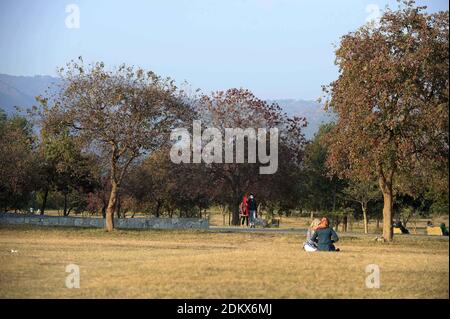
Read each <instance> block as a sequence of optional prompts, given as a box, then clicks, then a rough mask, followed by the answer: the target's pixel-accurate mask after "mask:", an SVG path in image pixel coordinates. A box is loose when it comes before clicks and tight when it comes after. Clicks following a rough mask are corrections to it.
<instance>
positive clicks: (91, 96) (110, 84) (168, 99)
mask: <svg viewBox="0 0 450 319" xmlns="http://www.w3.org/2000/svg"><path fill="white" fill-rule="evenodd" d="M60 75H61V78H62V84H61V88H60V90H58V93H57V94H56V95H53V96H47V97H45V98H40V102H41V105H42V106H43V107H42V115H43V123H44V125H47V126H54V125H56V126H65V127H67V128H68V129H69V130H70V133H71V134H72V135H73V136H76V137H77V138H78V139H79V140H81V141H83V142H84V143H85V144H84V145H85V148H86V149H88V150H91V151H93V152H96V153H97V154H101V155H102V156H103V157H105V158H107V159H108V167H109V177H110V185H111V190H110V193H109V199H108V205H107V208H106V223H105V225H106V229H107V230H108V231H111V230H112V229H113V228H114V225H113V213H114V210H115V207H116V203H117V196H118V194H119V190H120V187H121V183H122V180H123V178H124V176H125V174H126V172H127V169H128V167H129V166H130V164H131V163H132V162H133V160H135V159H136V158H138V157H139V156H141V155H142V154H145V153H149V152H152V151H153V150H155V149H158V148H159V147H160V146H161V145H164V144H166V143H167V140H168V138H169V137H170V134H169V133H170V131H171V130H172V129H173V128H174V127H175V126H176V125H177V124H179V123H180V119H182V118H183V117H185V116H189V115H190V109H189V107H188V103H187V99H186V98H185V95H184V93H183V91H182V90H180V89H178V88H177V86H176V85H175V84H174V82H173V81H172V80H171V79H168V78H167V79H165V78H161V77H159V76H157V75H156V74H155V73H153V72H145V71H144V70H142V69H136V68H133V67H129V66H126V65H121V66H119V67H118V68H116V69H113V70H108V69H106V67H105V66H104V64H103V63H101V62H100V63H95V64H93V65H89V66H85V65H84V63H83V61H82V60H81V58H80V59H79V61H71V62H70V63H68V64H67V66H66V67H64V68H61V70H60Z"/></svg>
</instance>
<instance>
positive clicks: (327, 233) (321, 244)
mask: <svg viewBox="0 0 450 319" xmlns="http://www.w3.org/2000/svg"><path fill="white" fill-rule="evenodd" d="M311 240H312V241H314V242H317V250H319V251H339V249H336V247H335V246H334V243H335V242H337V241H338V240H339V237H338V235H337V234H336V232H335V231H334V230H333V228H331V227H330V222H329V221H328V218H326V217H324V218H322V219H321V221H320V224H319V226H317V228H316V231H315V232H314V234H313V235H312V237H311Z"/></svg>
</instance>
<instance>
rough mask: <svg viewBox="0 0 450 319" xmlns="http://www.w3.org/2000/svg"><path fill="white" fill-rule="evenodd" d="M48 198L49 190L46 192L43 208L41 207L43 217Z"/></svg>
mask: <svg viewBox="0 0 450 319" xmlns="http://www.w3.org/2000/svg"><path fill="white" fill-rule="evenodd" d="M47 197H48V188H46V189H45V191H44V198H43V200H42V206H41V215H44V212H45V207H46V206H47Z"/></svg>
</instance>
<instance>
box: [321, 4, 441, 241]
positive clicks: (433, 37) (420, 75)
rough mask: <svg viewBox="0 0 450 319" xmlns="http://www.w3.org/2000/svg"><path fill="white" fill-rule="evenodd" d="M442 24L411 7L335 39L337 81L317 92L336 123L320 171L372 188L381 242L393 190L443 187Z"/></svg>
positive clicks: (388, 226) (388, 235)
mask: <svg viewBox="0 0 450 319" xmlns="http://www.w3.org/2000/svg"><path fill="white" fill-rule="evenodd" d="M448 19H449V14H448V11H446V12H438V13H434V14H427V13H425V12H424V7H416V6H415V4H414V1H404V2H403V3H401V4H400V6H399V9H398V10H396V11H392V10H390V9H387V10H386V11H385V12H384V14H383V16H382V17H381V19H380V23H379V25H377V26H373V25H372V26H370V25H366V26H363V27H361V28H360V29H358V30H357V31H355V32H352V33H349V34H347V35H345V36H344V37H343V38H342V40H341V43H340V45H339V47H338V49H337V51H336V64H337V65H338V67H339V77H338V79H337V80H336V81H334V82H332V83H331V84H330V85H329V86H327V87H325V88H324V91H325V94H326V95H328V97H329V98H328V99H327V106H328V107H329V108H331V109H332V110H333V111H335V112H336V113H337V115H338V120H337V123H336V126H335V127H334V128H333V129H332V131H331V132H330V134H329V142H330V152H329V157H328V161H327V163H328V165H329V167H330V168H331V169H332V170H333V171H334V172H335V173H337V174H339V175H341V176H345V177H350V178H353V179H354V178H358V179H361V180H370V179H376V180H378V183H379V186H380V189H381V191H382V193H383V199H384V208H383V219H384V223H383V237H384V239H385V240H388V241H389V240H392V236H393V235H392V205H393V187H404V188H405V190H406V191H408V187H406V186H408V185H407V184H408V181H409V182H411V180H418V179H425V180H430V179H432V178H433V177H436V176H437V178H439V179H441V180H444V179H445V180H447V176H448V128H449V127H448V111H449V110H448V90H449V83H448V75H449V74H448V69H449V60H448V59H449V55H448V45H449V43H448V41H449V39H448V37H449V24H448V23H449V22H448ZM445 184H446V183H445ZM445 187H447V192H448V184H446V185H445Z"/></svg>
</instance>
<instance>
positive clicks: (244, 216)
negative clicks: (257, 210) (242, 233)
mask: <svg viewBox="0 0 450 319" xmlns="http://www.w3.org/2000/svg"><path fill="white" fill-rule="evenodd" d="M239 206H240V207H239V210H240V213H241V226H243V225H244V223H245V225H246V226H247V227H248V199H247V194H245V195H244V197H243V198H242V202H241V204H240V205H239Z"/></svg>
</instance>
